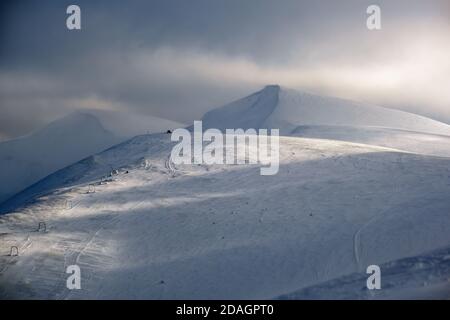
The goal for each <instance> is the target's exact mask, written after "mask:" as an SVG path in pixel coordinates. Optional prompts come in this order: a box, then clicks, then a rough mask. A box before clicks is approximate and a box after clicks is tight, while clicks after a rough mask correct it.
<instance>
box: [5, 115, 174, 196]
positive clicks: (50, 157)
mask: <svg viewBox="0 0 450 320" xmlns="http://www.w3.org/2000/svg"><path fill="white" fill-rule="evenodd" d="M179 126H181V124H179V123H176V122H172V121H169V120H165V119H159V118H155V117H148V116H132V115H128V114H125V113H120V112H113V111H104V110H86V111H82V112H75V113H72V114H70V115H68V116H66V117H64V118H62V119H59V120H56V121H54V122H52V123H50V124H49V125H47V126H46V127H45V128H43V129H41V130H39V131H36V132H34V133H32V134H30V135H27V136H24V137H21V138H18V139H14V140H10V141H5V142H2V143H0V181H1V184H0V203H1V202H2V201H4V200H6V199H7V198H9V197H11V196H12V195H14V194H15V193H17V192H19V191H21V190H23V189H24V188H26V187H28V186H30V185H31V184H33V183H35V182H37V181H39V180H40V179H42V178H44V177H45V176H47V175H49V174H51V173H52V172H55V171H56V170H59V169H61V168H64V167H65V166H67V165H69V164H72V163H74V162H77V161H79V160H81V159H83V158H85V157H87V156H90V155H92V154H95V153H97V152H100V151H102V150H104V149H106V148H109V147H111V146H113V145H115V144H117V143H119V142H122V141H125V140H127V139H129V138H131V137H132V136H135V135H137V134H144V133H146V132H162V131H165V130H167V129H172V128H176V127H179Z"/></svg>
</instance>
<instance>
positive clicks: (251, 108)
mask: <svg viewBox="0 0 450 320" xmlns="http://www.w3.org/2000/svg"><path fill="white" fill-rule="evenodd" d="M202 120H203V127H204V128H218V129H221V130H223V129H226V128H243V129H248V128H255V129H258V128H276V129H280V132H281V134H283V135H291V134H293V133H294V132H295V130H296V129H297V128H298V127H299V126H304V125H327V126H358V127H383V128H390V129H401V130H409V131H414V132H425V133H433V134H440V135H447V136H450V126H449V125H447V124H444V123H441V122H439V121H435V120H432V119H429V118H426V117H423V116H419V115H416V114H412V113H408V112H404V111H399V110H394V109H388V108H383V107H379V106H374V105H369V104H365V103H360V102H355V101H350V100H344V99H340V98H333V97H326V96H320V95H315V94H310V93H306V92H300V91H296V90H292V89H288V88H284V87H280V86H279V85H268V86H265V87H264V88H263V89H262V90H260V91H258V92H256V93H253V94H251V95H249V96H247V97H245V98H242V99H239V100H236V101H234V102H232V103H229V104H227V105H225V106H223V107H220V108H218V109H214V110H211V111H210V112H208V113H206V114H205V116H204V117H203V119H202Z"/></svg>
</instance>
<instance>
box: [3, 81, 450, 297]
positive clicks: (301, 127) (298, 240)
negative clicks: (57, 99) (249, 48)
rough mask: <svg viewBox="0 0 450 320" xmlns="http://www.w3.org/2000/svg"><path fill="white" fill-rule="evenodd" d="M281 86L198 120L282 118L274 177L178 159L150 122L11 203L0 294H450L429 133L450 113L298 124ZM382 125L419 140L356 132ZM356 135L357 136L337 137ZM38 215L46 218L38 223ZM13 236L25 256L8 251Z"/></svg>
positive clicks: (448, 171)
mask: <svg viewBox="0 0 450 320" xmlns="http://www.w3.org/2000/svg"><path fill="white" fill-rule="evenodd" d="M283 91H285V90H284V89H280V88H279V87H275V86H270V87H266V88H265V89H263V90H262V91H260V92H259V93H256V94H254V95H252V96H249V97H247V98H245V99H244V100H240V102H235V103H233V104H231V105H229V106H228V107H222V108H220V109H218V110H215V111H211V112H209V113H208V114H207V115H205V117H204V126H205V127H219V128H238V127H243V128H248V127H255V128H264V127H272V125H273V126H275V123H277V125H281V124H282V123H284V124H285V125H286V127H285V129H283V130H286V131H285V132H288V133H289V134H290V135H292V136H285V137H281V138H280V170H279V172H278V174H276V175H274V176H262V175H260V170H259V169H260V168H259V167H260V166H259V165H254V164H243V165H198V164H195V165H188V164H184V165H175V164H174V163H173V162H172V161H171V159H170V152H171V150H172V147H173V146H174V145H175V143H174V142H171V141H170V135H169V134H148V135H141V136H137V137H134V138H132V139H130V140H128V141H126V142H123V143H121V144H118V145H116V146H114V147H112V148H109V149H107V150H105V151H103V152H101V153H99V154H96V155H93V156H91V157H88V158H86V159H84V160H82V161H80V162H77V163H75V164H73V165H71V166H68V167H66V168H64V169H62V170H59V171H58V172H56V173H54V174H52V175H50V176H48V177H46V178H45V179H43V180H41V181H39V182H38V183H36V184H34V185H33V186H31V187H30V188H28V189H26V190H24V191H23V192H21V193H19V194H18V195H16V196H15V197H13V198H12V199H10V200H9V201H7V202H6V203H4V204H3V205H2V206H1V207H0V211H3V212H5V211H7V212H9V214H6V215H3V216H1V217H0V237H1V240H2V241H0V297H1V298H50V299H77V298H85V299H103V298H127V299H132V298H149V299H182V298H186V299H227V298H233V299H258V298H282V299H285V298H288V299H291V298H330V297H333V298H369V299H370V298H408V297H414V298H417V297H421V298H427V297H432V298H448V297H449V295H448V293H449V292H450V284H449V282H448V279H449V277H450V274H449V272H450V270H449V268H448V251H449V250H450V229H449V226H450V198H449V197H448V195H449V194H450V157H445V156H440V157H436V156H433V155H430V154H429V152H430V150H427V149H426V148H425V141H426V139H427V137H442V139H444V142H441V143H443V144H445V143H446V142H445V139H446V137H445V136H446V135H445V130H446V128H447V127H448V126H446V125H444V124H441V123H439V122H436V121H433V120H430V119H426V118H423V117H419V116H415V115H412V114H405V113H403V112H399V113H397V111H395V110H388V109H381V111H379V110H378V109H375V111H373V112H374V113H377V111H379V113H378V114H379V116H378V117H373V116H370V117H369V116H368V115H366V114H365V113H358V112H356V111H354V108H353V107H349V108H347V109H346V107H345V106H344V105H342V106H339V105H337V106H336V108H337V109H338V110H333V113H332V115H335V119H334V120H333V119H331V120H329V123H325V122H326V121H328V120H327V119H326V117H325V114H324V115H323V117H322V116H321V117H319V116H318V115H317V116H312V115H309V116H308V117H306V116H305V119H309V120H308V121H307V122H303V121H306V120H302V118H301V117H300V116H298V117H297V116H295V114H293V115H292V117H281V115H282V114H284V113H285V111H283V112H281V111H279V110H278V109H286V108H287V107H286V104H284V105H283V104H280V102H281V101H282V99H281V96H282V95H287V96H290V95H294V96H297V95H300V96H303V94H298V93H295V92H294V93H295V94H294V93H293V92H292V91H289V90H287V91H286V92H285V93H283ZM275 98H276V99H275ZM288 98H289V97H285V100H286V99H287V100H288V101H294V100H296V99H294V98H293V97H290V98H289V99H288ZM311 99H312V98H311ZM312 100H315V99H312ZM319 100H320V101H323V100H322V99H321V98H320V99H319ZM299 101H301V100H299ZM325 101H330V100H329V99H328V98H326V99H325ZM244 102H245V103H244ZM292 108H294V106H292ZM302 108H306V106H301V105H299V106H298V109H299V110H301V109H302ZM317 108H318V110H326V109H331V108H332V107H331V106H326V107H324V109H321V108H322V107H321V105H320V104H319V107H317ZM355 108H356V107H355ZM367 108H369V107H367ZM370 108H372V107H370ZM374 108H377V107H374ZM341 109H344V110H353V111H354V112H355V114H354V115H353V116H351V117H350V118H352V119H353V122H352V123H343V122H342V123H340V122H338V121H337V119H340V115H338V114H339V113H340V112H341ZM366 111H367V112H372V111H371V110H369V109H367V110H366ZM318 112H319V114H320V111H318ZM323 112H325V111H323ZM349 112H350V111H349ZM357 114H360V115H361V118H357V117H356V115H357ZM385 114H388V115H390V116H388V115H386V121H388V120H389V122H388V123H387V124H384V123H381V120H380V119H384V118H383V117H384V116H385ZM275 115H278V116H275ZM395 117H404V118H402V119H400V120H399V119H394V118H395ZM312 119H321V120H320V121H319V120H318V121H317V122H313V121H312ZM341 119H343V117H342V118H341ZM374 119H378V120H377V121H380V122H376V123H375V122H372V121H375V120H374ZM288 120H289V121H288ZM369 120H370V121H369ZM277 121H278V122H277ZM405 121H406V123H408V126H407V127H405V126H406V124H405ZM308 122H311V123H308ZM374 126H376V127H374ZM369 128H370V130H372V131H370V130H369V131H367V133H365V130H368V129H369ZM333 130H336V131H333ZM441 131H442V132H441ZM333 132H335V133H336V135H338V136H339V137H338V138H337V139H333V136H332V135H333ZM390 132H391V133H392V134H393V135H391V136H395V135H397V134H398V138H397V139H400V140H401V139H403V138H404V136H402V134H403V133H406V134H408V135H410V136H409V139H410V140H409V142H410V146H409V147H408V148H410V149H411V148H415V149H416V152H415V153H413V152H412V151H410V152H404V151H399V150H395V149H393V147H389V148H386V147H380V146H375V145H369V144H363V143H364V142H367V143H370V144H374V143H375V142H376V143H379V141H378V142H377V141H374V137H381V138H382V141H383V143H384V142H386V141H388V142H389V137H391V136H389V134H390ZM302 134H304V135H311V136H314V137H313V138H305V137H299V136H296V135H302ZM319 134H320V135H322V136H320V137H318V136H317V135H319ZM364 134H365V135H364ZM438 134H440V135H438ZM419 135H422V136H421V138H420V139H422V140H421V141H419V142H420V143H418V144H414V137H416V136H417V137H418V136H419ZM355 137H356V138H357V137H360V138H359V139H360V140H361V141H358V143H353V142H347V141H338V140H345V139H349V138H352V139H356V138H355ZM322 138H325V139H322ZM395 143H396V144H398V146H401V145H400V142H399V140H397V141H396V142H395ZM432 151H433V152H435V150H434V149H433V150H432ZM39 222H45V224H46V230H45V231H44V230H40V231H36V229H37V227H38V224H39ZM11 246H17V247H18V249H19V256H8V253H9V252H10V249H11ZM72 264H77V265H78V266H80V268H81V277H82V278H81V279H82V280H81V281H82V282H81V283H82V290H68V289H67V288H66V287H65V284H66V279H67V276H68V275H67V274H66V273H65V271H66V267H67V266H68V265H72ZM372 264H377V265H380V266H381V272H382V274H381V279H382V280H381V283H382V290H380V291H370V292H368V290H367V289H366V279H367V276H368V275H367V274H366V267H367V266H368V265H372ZM446 266H447V267H446Z"/></svg>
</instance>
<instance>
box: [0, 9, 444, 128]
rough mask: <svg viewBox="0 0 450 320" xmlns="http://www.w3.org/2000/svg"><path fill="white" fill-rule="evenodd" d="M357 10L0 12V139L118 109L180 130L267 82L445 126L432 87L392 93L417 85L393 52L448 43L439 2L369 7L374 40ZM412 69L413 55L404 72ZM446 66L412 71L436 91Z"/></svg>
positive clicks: (441, 101)
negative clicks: (73, 17) (375, 25)
mask: <svg viewBox="0 0 450 320" xmlns="http://www.w3.org/2000/svg"><path fill="white" fill-rule="evenodd" d="M70 4H77V5H79V6H80V7H81V11H82V30H81V31H69V30H67V29H66V27H65V20H66V17H67V15H66V13H65V11H66V8H67V6H68V5H70ZM369 4H372V1H356V0H355V1H349V0H348V1H286V0H285V1H264V0H244V1H242V0H239V1H236V0H201V1H200V0H184V1H181V0H178V1H175V0H169V1H168V0H164V1H138V0H134V1H126V2H125V1H111V0H109V1H99V0H97V1H92V0H91V1H20V0H19V1H11V2H10V3H5V2H3V3H2V5H1V8H0V9H1V10H0V12H1V22H0V23H1V30H0V37H1V42H2V46H1V48H0V115H1V117H0V133H1V134H2V135H3V136H17V135H20V134H23V133H26V132H28V131H30V130H32V129H35V128H37V127H39V126H41V125H43V124H44V123H47V122H48V121H50V120H53V119H55V118H57V117H60V116H62V115H64V114H65V113H67V112H68V111H70V110H74V109H77V108H110V109H128V110H131V111H132V112H141V113H147V114H153V115H158V116H164V117H168V118H171V119H174V120H179V121H186V122H189V121H192V120H193V119H194V118H198V117H200V116H201V115H202V113H203V112H205V111H206V110H207V109H208V108H210V107H213V106H217V105H220V104H222V103H224V102H228V101H229V100H231V99H234V98H238V97H240V96H242V95H245V94H247V93H249V92H250V91H252V90H256V89H257V88H259V87H260V86H261V85H264V84H266V83H272V82H276V83H281V84H285V85H287V86H291V87H294V88H303V87H306V88H308V89H312V90H316V91H318V92H321V93H330V94H334V95H341V96H345V97H348V98H357V99H366V100H368V101H370V102H379V103H381V102H383V103H385V104H387V105H391V106H394V107H405V106H408V105H412V107H414V108H415V110H416V111H417V110H418V111H419V112H422V113H424V114H429V115H433V116H435V117H440V119H441V120H450V113H449V112H448V105H446V104H445V103H446V102H447V101H449V100H450V99H448V100H447V97H448V96H445V95H444V94H443V93H442V94H441V90H440V87H439V85H437V89H436V90H435V89H434V88H429V90H427V91H430V92H431V93H432V94H433V96H434V100H433V99H429V96H428V95H427V94H423V95H417V96H413V97H405V92H404V91H402V90H400V91H399V89H398V88H402V86H403V87H404V85H405V84H404V83H403V82H404V81H405V79H408V80H410V79H409V78H411V75H418V76H419V75H421V74H420V72H419V71H420V70H417V69H410V68H409V64H407V63H404V61H405V57H409V56H408V54H406V53H404V52H402V51H407V49H403V48H404V47H405V45H410V42H411V41H410V40H411V39H412V41H413V42H414V39H418V38H419V37H422V38H423V39H429V37H428V35H429V34H431V35H433V36H436V35H439V32H441V33H442V34H443V35H445V36H446V38H448V21H449V19H448V18H449V16H448V5H446V2H445V1H395V2H393V1H378V4H380V5H381V6H382V18H383V20H382V21H383V29H382V30H381V31H379V32H368V31H367V29H366V27H365V19H366V13H365V10H366V8H367V6H368V5H369ZM446 38H445V37H444V39H446ZM400 40H401V41H400ZM431 40H432V43H431V44H430V45H429V46H430V47H432V46H434V45H435V43H440V42H442V41H441V38H440V37H436V38H435V39H434V38H431ZM431 40H430V41H431ZM441 45H442V48H440V50H439V48H437V49H435V48H434V47H433V48H431V49H430V50H429V51H430V52H425V53H424V55H425V56H427V55H430V54H431V55H433V57H431V58H432V59H434V60H439V59H440V57H441V55H440V52H441V51H442V50H446V49H448V48H449V47H448V46H447V44H445V43H444V44H442V43H441ZM418 46H419V47H423V45H422V44H421V43H419V44H418ZM418 58H422V56H418ZM406 60H408V59H406ZM416 60H417V57H416V56H413V57H412V58H411V61H412V62H408V63H412V64H413V63H415V62H416ZM447 60H448V59H447ZM438 62H440V61H435V63H438ZM416 64H417V63H416ZM398 65H400V67H397V66H398ZM380 66H381V67H380ZM447 67H448V65H443V66H442V68H441V69H442V70H441V69H440V68H438V67H436V66H435V65H433V64H432V63H431V64H424V65H423V67H422V69H425V70H424V74H426V73H427V70H428V69H432V70H430V72H431V74H433V72H434V73H436V74H435V75H434V74H433V78H434V79H436V81H437V82H440V83H442V82H444V83H445V81H447V80H448V78H446V77H444V76H443V75H442V74H441V73H445V71H446V70H447V69H446V68H447ZM395 68H397V69H395ZM398 68H400V69H399V70H400V71H401V74H402V77H399V76H398V75H397V73H399V72H400V71H398ZM435 69H436V70H435ZM430 72H429V73H430ZM367 73H369V75H367ZM385 78H388V80H389V81H388V82H389V83H387V84H386V81H384V79H385ZM394 80H395V81H394ZM380 83H381V85H380ZM412 85H413V87H414V88H415V87H419V86H421V85H422V83H420V82H418V83H416V84H414V83H413V84H412ZM370 88H372V89H370ZM404 89H405V90H406V89H407V90H409V91H411V90H410V88H409V89H408V88H404ZM423 106H427V107H428V109H424V108H423ZM430 106H431V107H430ZM432 106H435V107H434V108H432ZM430 108H431V109H430ZM446 108H447V109H446ZM446 117H447V118H446Z"/></svg>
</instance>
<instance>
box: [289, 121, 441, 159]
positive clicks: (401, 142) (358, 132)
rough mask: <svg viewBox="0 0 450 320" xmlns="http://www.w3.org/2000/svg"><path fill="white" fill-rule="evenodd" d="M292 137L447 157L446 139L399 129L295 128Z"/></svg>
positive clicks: (435, 135)
mask: <svg viewBox="0 0 450 320" xmlns="http://www.w3.org/2000/svg"><path fill="white" fill-rule="evenodd" d="M291 135H292V136H298V137H305V138H315V139H330V140H341V141H349V142H355V143H363V144H369V145H376V146H382V147H388V148H394V149H397V150H403V151H408V152H412V153H419V154H428V155H435V156H441V157H450V136H446V135H437V134H430V133H422V132H414V131H407V130H400V129H389V128H379V127H358V126H353V127H352V126H323V125H322V126H299V127H297V128H295V129H294V130H293V131H292V132H291Z"/></svg>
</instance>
